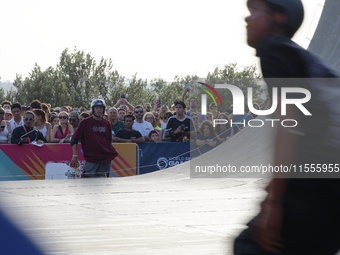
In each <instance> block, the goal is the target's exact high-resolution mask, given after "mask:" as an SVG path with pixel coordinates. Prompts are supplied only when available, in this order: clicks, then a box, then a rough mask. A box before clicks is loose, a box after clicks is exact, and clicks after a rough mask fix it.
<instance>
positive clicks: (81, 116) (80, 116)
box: [79, 112, 90, 121]
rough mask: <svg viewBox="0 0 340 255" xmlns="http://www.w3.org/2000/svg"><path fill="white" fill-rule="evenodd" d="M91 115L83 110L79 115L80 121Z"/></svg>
mask: <svg viewBox="0 0 340 255" xmlns="http://www.w3.org/2000/svg"><path fill="white" fill-rule="evenodd" d="M88 117H90V114H88V113H87V112H82V113H81V114H80V115H79V121H82V120H83V119H86V118H88Z"/></svg>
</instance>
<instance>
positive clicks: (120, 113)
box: [118, 108, 126, 121]
mask: <svg viewBox="0 0 340 255" xmlns="http://www.w3.org/2000/svg"><path fill="white" fill-rule="evenodd" d="M125 115H126V110H125V109H124V108H119V109H118V119H119V120H120V121H124V116H125Z"/></svg>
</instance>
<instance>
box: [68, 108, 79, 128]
mask: <svg viewBox="0 0 340 255" xmlns="http://www.w3.org/2000/svg"><path fill="white" fill-rule="evenodd" d="M69 122H70V124H71V125H72V127H73V130H76V129H77V128H78V126H79V114H78V112H70V115H69Z"/></svg>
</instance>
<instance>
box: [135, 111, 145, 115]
mask: <svg viewBox="0 0 340 255" xmlns="http://www.w3.org/2000/svg"><path fill="white" fill-rule="evenodd" d="M135 113H136V114H137V113H143V110H140V111H135Z"/></svg>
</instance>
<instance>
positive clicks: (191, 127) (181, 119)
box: [165, 101, 196, 142]
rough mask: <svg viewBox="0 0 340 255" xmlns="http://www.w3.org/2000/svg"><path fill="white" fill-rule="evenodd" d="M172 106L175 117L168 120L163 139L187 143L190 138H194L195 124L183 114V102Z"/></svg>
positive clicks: (184, 106)
mask: <svg viewBox="0 0 340 255" xmlns="http://www.w3.org/2000/svg"><path fill="white" fill-rule="evenodd" d="M174 104H175V110H176V115H175V116H172V117H170V118H169V120H168V123H167V125H166V129H165V137H171V142H189V140H190V136H191V138H194V137H193V136H195V132H196V128H195V124H194V122H193V120H192V119H191V117H189V116H187V115H186V114H185V108H186V105H185V103H184V102H183V101H176V102H175V103H174Z"/></svg>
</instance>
